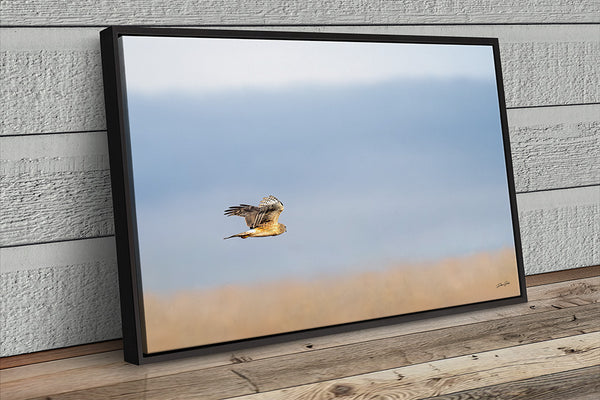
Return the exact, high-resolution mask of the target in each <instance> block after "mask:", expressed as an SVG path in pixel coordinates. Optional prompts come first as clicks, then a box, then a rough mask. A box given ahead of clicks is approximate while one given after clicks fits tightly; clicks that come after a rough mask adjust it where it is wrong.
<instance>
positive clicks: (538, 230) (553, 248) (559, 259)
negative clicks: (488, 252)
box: [517, 186, 600, 275]
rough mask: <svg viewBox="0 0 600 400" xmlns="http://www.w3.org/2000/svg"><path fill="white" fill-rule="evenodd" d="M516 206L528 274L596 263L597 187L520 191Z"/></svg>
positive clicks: (599, 236)
mask: <svg viewBox="0 0 600 400" xmlns="http://www.w3.org/2000/svg"><path fill="white" fill-rule="evenodd" d="M566 204H569V206H565V205H566ZM517 207H518V209H519V225H520V230H521V239H522V247H523V260H524V264H525V267H526V273H527V274H528V275H531V274H536V273H542V272H549V271H550V268H551V267H552V266H555V267H556V266H561V267H559V268H558V269H566V268H576V267H584V266H590V265H598V264H600V243H599V240H600V186H592V187H584V188H574V189H564V190H552V191H548V192H536V193H524V194H520V195H518V196H517Z"/></svg>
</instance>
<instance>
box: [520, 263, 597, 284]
mask: <svg viewBox="0 0 600 400" xmlns="http://www.w3.org/2000/svg"><path fill="white" fill-rule="evenodd" d="M597 276H600V265H594V266H590V267H581V268H573V269H567V270H563V271H553V272H545V273H542V274H535V275H529V276H526V277H525V282H526V283H527V287H528V288H530V287H533V286H540V285H548V284H550V283H557V282H565V281H573V280H576V279H583V278H591V277H597Z"/></svg>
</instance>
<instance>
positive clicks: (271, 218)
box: [224, 196, 287, 239]
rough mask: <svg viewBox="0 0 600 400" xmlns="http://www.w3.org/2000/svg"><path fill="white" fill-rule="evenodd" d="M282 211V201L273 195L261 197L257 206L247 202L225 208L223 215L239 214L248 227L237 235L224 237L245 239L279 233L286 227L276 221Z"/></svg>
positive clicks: (285, 229)
mask: <svg viewBox="0 0 600 400" xmlns="http://www.w3.org/2000/svg"><path fill="white" fill-rule="evenodd" d="M282 211H283V203H282V202H280V201H279V200H277V198H276V197H275V196H267V197H263V199H262V200H261V201H260V203H258V207H255V206H250V205H248V204H240V205H239V206H232V207H229V208H228V209H227V210H225V215H227V216H228V217H230V216H232V215H239V216H240V217H244V219H245V220H246V225H248V227H249V228H250V230H247V231H246V232H242V233H238V234H237V235H232V236H228V237H226V238H224V239H230V238H234V237H240V238H242V239H246V238H248V237H265V236H277V235H281V234H282V233H284V232H285V231H287V228H286V226H285V225H284V224H280V223H279V222H278V220H279V215H280V214H281V212H282Z"/></svg>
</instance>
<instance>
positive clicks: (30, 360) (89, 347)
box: [0, 339, 123, 369]
mask: <svg viewBox="0 0 600 400" xmlns="http://www.w3.org/2000/svg"><path fill="white" fill-rule="evenodd" d="M122 348H123V340H122V339H114V340H105V341H103V342H97V343H90V344H81V345H76V346H70V347H62V348H60V349H53V350H45V351H36V352H34V353H30V354H19V355H16V356H9V357H2V358H0V369H6V368H15V367H21V366H23V365H31V364H37V363H44V362H48V361H55V360H62V359H65V358H73V357H81V356H87V355H89V354H98V353H104V352H108V351H115V350H121V349H122Z"/></svg>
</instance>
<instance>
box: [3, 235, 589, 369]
mask: <svg viewBox="0 0 600 400" xmlns="http://www.w3.org/2000/svg"><path fill="white" fill-rule="evenodd" d="M45 246H52V245H45ZM54 253H59V251H55V252H54ZM4 254H6V253H4ZM0 257H3V254H2V253H0ZM3 259H7V257H4V258H3ZM33 265H35V264H30V265H27V266H26V267H27V268H29V267H31V266H33ZM115 269H116V267H115ZM564 272H569V271H563V273H564ZM599 292H600V279H598V278H594V279H580V280H579V281H577V282H568V283H560V284H556V285H552V284H547V285H546V286H543V287H539V288H530V289H529V290H528V296H529V303H527V304H518V305H513V306H509V307H501V308H494V309H489V310H483V311H478V312H472V313H468V314H460V315H453V316H448V317H438V318H431V319H426V320H422V321H413V322H410V323H405V324H399V325H391V326H386V327H379V328H374V329H368V330H362V331H354V332H348V333H344V334H340V335H330V336H323V337H319V338H314V339H312V340H310V341H294V342H288V343H285V344H280V345H273V346H264V347H260V348H254V349H248V350H245V351H243V352H240V353H239V354H236V355H232V354H224V355H215V357H205V358H202V360H203V361H202V365H199V364H198V361H196V362H195V364H194V366H195V368H199V367H201V366H202V367H208V366H213V365H225V364H228V363H232V362H235V360H236V359H237V360H248V359H260V358H266V357H273V356H277V355H282V354H293V353H297V352H303V351H306V350H311V349H320V348H327V347H332V346H338V345H342V344H349V343H356V342H359V341H361V340H365V339H366V338H369V339H377V338H382V337H387V336H397V335H400V334H408V333H415V332H421V331H425V330H428V329H438V328H444V327H448V326H453V325H459V324H467V323H473V322H481V321H487V320H492V319H499V318H505V317H510V316H516V315H523V314H527V313H529V314H531V313H538V312H543V311H548V310H553V309H558V308H569V307H576V306H579V305H584V304H592V303H594V302H597V301H598V295H599ZM76 311H77V312H79V310H76ZM81 312H83V313H85V312H86V310H83V311H81ZM116 313H118V310H115V311H114V312H113V313H112V315H115V314H116ZM8 323H11V324H19V323H22V321H19V320H15V321H10V320H9V321H8ZM117 323H118V321H116V322H115V324H117ZM26 329H27V327H26ZM3 335H4V336H3V337H6V336H7V335H6V334H3ZM27 356H28V355H23V356H18V357H24V358H26V357H27ZM30 356H31V357H33V358H34V359H35V357H36V356H35V353H34V354H31V355H30ZM122 359H123V356H122V353H121V352H119V353H118V354H117V353H115V354H114V357H113V358H111V360H112V361H110V363H114V362H118V361H120V360H122ZM197 360H198V359H197ZM163 365H165V366H168V367H169V368H173V366H172V365H171V364H168V363H166V364H163ZM52 368H53V370H57V369H59V367H58V366H57V365H56V364H54V365H53V367H52ZM178 368H180V367H178ZM170 371H171V372H172V370H170ZM177 371H179V372H181V369H178V370H177ZM3 378H4V379H5V380H6V377H3Z"/></svg>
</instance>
